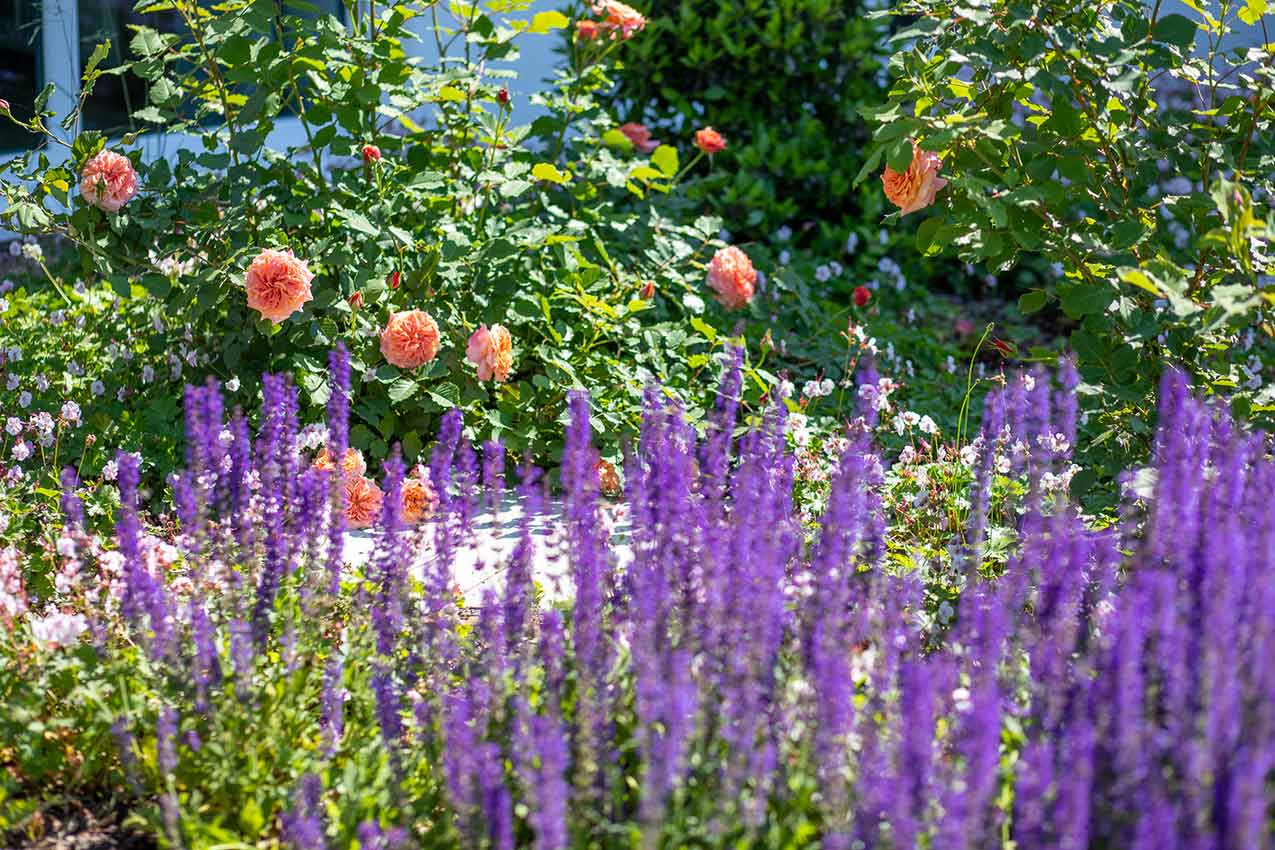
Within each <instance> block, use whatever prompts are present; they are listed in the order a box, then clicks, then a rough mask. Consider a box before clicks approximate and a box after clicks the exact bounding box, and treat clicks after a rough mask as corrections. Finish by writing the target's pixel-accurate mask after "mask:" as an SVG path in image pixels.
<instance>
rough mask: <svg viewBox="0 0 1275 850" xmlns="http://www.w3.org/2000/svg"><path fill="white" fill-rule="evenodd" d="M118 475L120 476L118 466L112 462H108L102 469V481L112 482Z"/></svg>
mask: <svg viewBox="0 0 1275 850" xmlns="http://www.w3.org/2000/svg"><path fill="white" fill-rule="evenodd" d="M119 474H120V468H119V464H117V463H116V462H115V461H114V460H108V461H107V462H106V464H105V465H104V466H103V467H102V480H103V481H114V480H115V476H117V475H119Z"/></svg>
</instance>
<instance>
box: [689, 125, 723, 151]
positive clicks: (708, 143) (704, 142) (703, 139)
mask: <svg viewBox="0 0 1275 850" xmlns="http://www.w3.org/2000/svg"><path fill="white" fill-rule="evenodd" d="M695 147H697V148H699V149H700V150H702V151H703V152H704V153H709V154H712V153H721V152H722V151H724V150H726V139H725V138H723V137H722V134H721V133H719V132H717V131H716V130H714V129H713V128H712V127H705V128H704V129H703V130H696V131H695Z"/></svg>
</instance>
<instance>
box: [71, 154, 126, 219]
mask: <svg viewBox="0 0 1275 850" xmlns="http://www.w3.org/2000/svg"><path fill="white" fill-rule="evenodd" d="M136 194H137V172H136V171H134V170H133V163H132V161H131V160H130V159H129V158H128V157H126V156H123V155H121V154H117V153H115V152H114V151H107V150H104V151H100V152H99V153H97V154H96V155H94V156H93V158H92V159H90V160H89V161H88V162H86V163H85V164H84V170H83V171H82V172H80V195H81V196H82V197H83V198H84V200H85V201H87V202H88V203H90V204H92V205H93V206H95V207H97V208H98V209H100V210H103V211H105V212H119V210H120V207H122V206H124V205H125V204H127V203H128V202H129V201H130V200H132V198H133V196H134V195H136Z"/></svg>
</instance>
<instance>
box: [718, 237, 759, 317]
mask: <svg viewBox="0 0 1275 850" xmlns="http://www.w3.org/2000/svg"><path fill="white" fill-rule="evenodd" d="M756 283H757V270H756V269H755V268H753V261H752V260H750V259H748V255H747V254H745V253H744V252H743V251H741V250H739V249H738V248H736V247H735V246H734V245H728V246H726V247H725V248H722V249H721V250H719V251H718V252H717V253H716V254H714V255H713V259H712V260H711V261H710V262H709V264H708V285H709V287H710V288H711V289H712V290H713V292H715V293H716V297H717V300H718V301H719V302H720V303H721V305H722V306H723V307H725V308H726V309H727V310H738V309H739V308H740V307H743V306H745V305H746V304H747V303H748V302H749V301H751V300H752V298H753V291H754V287H755V285H756Z"/></svg>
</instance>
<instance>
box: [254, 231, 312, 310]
mask: <svg viewBox="0 0 1275 850" xmlns="http://www.w3.org/2000/svg"><path fill="white" fill-rule="evenodd" d="M312 280H314V275H313V274H311V273H310V269H309V268H308V267H307V266H306V264H305V263H304V262H303V261H301V260H298V259H297V258H296V257H295V256H293V254H292V249H290V248H285V249H284V250H282V251H276V250H274V249H272V248H266V249H265V250H264V251H262V252H261V253H260V254H258V255H257V257H256V259H254V260H253V261H252V265H250V266H248V273H247V275H245V276H244V285H245V287H246V288H247V290H248V306H249V307H251V308H252V309H254V310H256V311H257V312H258V313H260V314H261V317H262V318H263V319H269V320H270V321H272V322H274V323H275V324H278V323H279V322H282V321H283V320H284V319H286V318H288V317H289V316H291V315H292V314H293V313H295V312H297V311H298V310H300V309H301V305H302V304H305V303H306V302H307V301H310V300H312V299H313V298H314V295H312V294H311V292H310V281H312Z"/></svg>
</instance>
